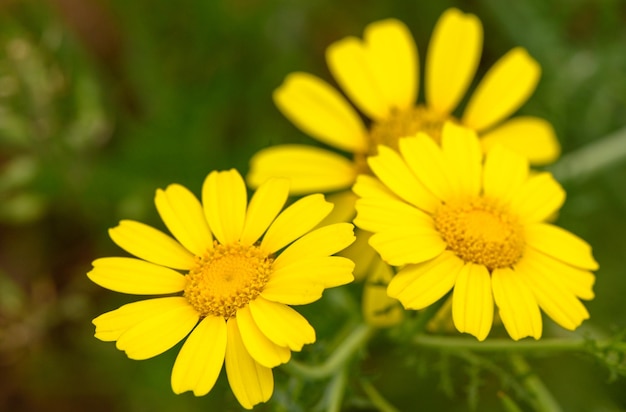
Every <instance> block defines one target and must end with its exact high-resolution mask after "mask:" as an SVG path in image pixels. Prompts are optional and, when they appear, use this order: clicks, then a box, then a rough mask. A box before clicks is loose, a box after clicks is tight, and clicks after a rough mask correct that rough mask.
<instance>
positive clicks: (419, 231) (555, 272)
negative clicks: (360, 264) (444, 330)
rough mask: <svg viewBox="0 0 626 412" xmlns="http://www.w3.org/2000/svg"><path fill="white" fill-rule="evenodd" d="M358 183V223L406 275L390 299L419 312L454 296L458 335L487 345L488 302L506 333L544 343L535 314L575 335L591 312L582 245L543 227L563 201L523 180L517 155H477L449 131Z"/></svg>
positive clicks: (406, 146)
mask: <svg viewBox="0 0 626 412" xmlns="http://www.w3.org/2000/svg"><path fill="white" fill-rule="evenodd" d="M368 164H369V166H370V168H371V170H372V172H373V173H374V175H375V176H376V177H372V176H369V175H361V176H359V178H358V180H357V183H356V184H355V186H354V192H355V193H356V194H357V195H358V196H359V197H360V199H359V200H358V201H357V202H356V210H357V217H356V218H355V221H354V223H355V224H356V225H357V226H358V227H360V228H362V229H364V230H367V231H370V232H372V233H373V235H372V237H371V238H370V244H371V245H372V247H374V249H376V250H377V251H378V253H380V255H381V256H382V258H383V259H384V260H385V261H386V262H388V263H389V264H391V265H394V266H401V267H402V268H401V269H400V270H399V272H398V273H397V274H396V276H394V278H393V279H392V280H391V282H390V283H389V287H388V289H387V293H388V294H389V296H391V297H393V298H396V299H398V300H400V301H401V302H402V304H403V305H404V307H405V308H407V309H423V308H425V307H427V306H429V305H431V304H432V303H434V302H436V301H438V300H439V299H441V298H442V297H444V296H445V295H446V294H447V293H448V292H449V291H450V290H451V289H454V291H453V293H452V317H453V321H454V324H455V326H456V328H457V329H458V330H459V331H460V332H467V333H470V334H472V335H474V336H476V337H477V338H478V339H479V340H483V339H485V338H486V337H487V335H488V334H489V331H490V329H491V326H492V323H493V315H494V313H493V312H494V300H495V304H496V305H497V307H498V309H499V314H500V317H501V319H502V322H503V324H504V326H505V328H506V330H507V332H508V333H509V335H510V336H511V337H512V338H513V339H515V340H517V339H521V338H523V337H526V336H532V337H534V338H535V339H538V338H540V337H541V333H542V320H541V314H540V308H541V309H542V310H543V311H544V312H545V313H547V314H548V316H550V317H551V318H552V319H553V320H554V321H555V322H556V323H558V324H559V325H561V326H562V327H564V328H566V329H569V330H574V329H575V328H577V327H578V326H579V325H580V324H581V323H582V321H583V320H584V319H587V318H588V317H589V314H588V312H587V310H586V308H585V307H584V305H583V304H582V303H581V302H580V300H579V299H592V298H593V296H594V295H593V291H592V286H593V283H594V281H595V277H594V275H593V273H591V272H590V271H592V270H596V269H597V268H598V264H597V263H596V261H595V260H594V259H593V257H592V254H591V248H590V247H589V245H588V244H587V243H585V242H584V241H583V240H581V239H580V238H578V237H576V236H575V235H573V234H571V233H569V232H567V231H565V230H563V229H561V228H559V227H557V226H554V225H552V224H549V223H546V222H545V221H546V219H548V218H550V217H551V216H553V215H554V214H555V213H556V212H557V211H558V209H559V208H560V207H561V205H562V203H563V201H564V199H565V192H564V191H563V189H562V188H561V186H560V185H559V184H558V183H557V182H556V181H555V180H554V179H553V177H552V176H551V175H550V174H549V173H536V174H529V165H528V161H527V160H526V159H525V158H524V157H523V156H521V155H519V154H516V153H515V152H513V151H511V150H509V149H506V148H504V147H503V146H499V145H498V146H494V147H493V148H491V149H490V150H489V151H488V152H487V154H486V155H484V156H483V153H482V150H481V147H480V142H479V140H478V138H477V137H476V134H475V133H474V132H473V131H471V130H469V129H465V128H463V127H460V126H458V125H455V124H453V123H446V124H445V125H444V127H443V131H442V142H441V145H437V144H436V143H435V142H434V140H433V139H432V138H431V137H429V136H427V135H426V134H424V133H418V134H417V135H416V136H415V137H407V138H404V139H400V141H399V153H398V152H397V151H395V150H393V149H390V148H388V147H385V146H380V147H379V148H378V155H377V156H372V157H370V158H369V161H368Z"/></svg>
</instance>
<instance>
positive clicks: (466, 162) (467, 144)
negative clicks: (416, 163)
mask: <svg viewBox="0 0 626 412" xmlns="http://www.w3.org/2000/svg"><path fill="white" fill-rule="evenodd" d="M441 134H442V136H441V150H442V151H443V157H444V159H445V160H446V162H447V165H448V169H449V170H451V171H452V173H449V178H448V180H449V182H450V186H451V190H452V194H453V195H455V196H478V194H479V193H480V190H481V185H482V159H483V152H482V148H481V147H480V142H479V140H478V138H477V137H476V134H475V133H474V132H473V131H472V130H470V129H467V128H465V127H462V126H458V125H456V124H454V123H452V122H446V123H445V124H444V125H443V131H442V133H441Z"/></svg>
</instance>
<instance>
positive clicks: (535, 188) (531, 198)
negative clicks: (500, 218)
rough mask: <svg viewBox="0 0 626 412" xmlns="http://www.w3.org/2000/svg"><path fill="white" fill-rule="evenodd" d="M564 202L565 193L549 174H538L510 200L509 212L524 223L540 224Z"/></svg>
mask: <svg viewBox="0 0 626 412" xmlns="http://www.w3.org/2000/svg"><path fill="white" fill-rule="evenodd" d="M564 201H565V191H564V190H563V188H562V187H561V185H560V184H559V183H558V182H557V181H556V180H555V179H554V177H552V175H551V174H550V173H547V172H544V173H538V174H536V175H534V176H532V177H530V178H529V179H528V180H526V182H524V184H522V185H521V186H520V187H519V188H518V189H517V191H516V192H515V194H514V195H513V197H512V198H511V211H512V212H513V213H516V214H517V215H518V216H519V217H520V218H521V219H522V220H523V221H524V222H527V223H534V222H541V221H544V220H546V219H548V218H549V217H550V216H552V215H554V213H556V212H557V211H558V210H559V209H560V208H561V206H562V205H563V202H564Z"/></svg>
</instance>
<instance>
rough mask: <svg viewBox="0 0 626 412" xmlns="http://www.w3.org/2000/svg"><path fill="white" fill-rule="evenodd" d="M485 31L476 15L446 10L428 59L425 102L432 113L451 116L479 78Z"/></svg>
mask: <svg viewBox="0 0 626 412" xmlns="http://www.w3.org/2000/svg"><path fill="white" fill-rule="evenodd" d="M482 47H483V29H482V25H481V24H480V20H478V18H477V17H476V16H474V15H473V14H463V13H461V12H460V11H459V10H458V9H455V8H451V9H448V10H446V11H445V12H444V13H443V14H442V15H441V17H440V18H439V21H438V22H437V24H436V25H435V28H434V30H433V34H432V37H431V40H430V45H429V46H428V55H427V57H426V102H427V103H428V107H429V108H431V109H432V110H434V111H436V112H438V113H442V114H449V113H451V112H452V111H453V110H454V109H455V107H456V106H457V104H458V103H459V100H461V98H462V97H463V95H464V93H465V91H466V90H467V87H468V86H469V84H470V83H471V81H472V79H473V78H474V74H476V68H477V67H478V62H479V61H480V54H481V51H482Z"/></svg>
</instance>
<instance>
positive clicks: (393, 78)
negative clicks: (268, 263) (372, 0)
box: [363, 19, 419, 110]
mask: <svg viewBox="0 0 626 412" xmlns="http://www.w3.org/2000/svg"><path fill="white" fill-rule="evenodd" d="M363 39H364V44H365V49H366V52H367V55H368V60H369V63H370V64H369V66H370V68H371V70H372V75H373V76H374V78H375V82H376V84H378V87H380V90H381V92H382V94H383V96H385V101H386V102H387V106H388V107H393V108H396V109H400V110H403V109H408V108H409V107H411V106H413V105H414V104H415V100H416V99H417V92H418V79H419V64H418V60H417V47H416V45H415V41H414V40H413V37H412V36H411V32H410V31H409V29H408V28H407V27H406V26H405V25H404V23H402V22H401V21H399V20H396V19H387V20H381V21H377V22H375V23H372V24H370V25H368V26H367V27H366V28H365V32H364V35H363Z"/></svg>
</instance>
